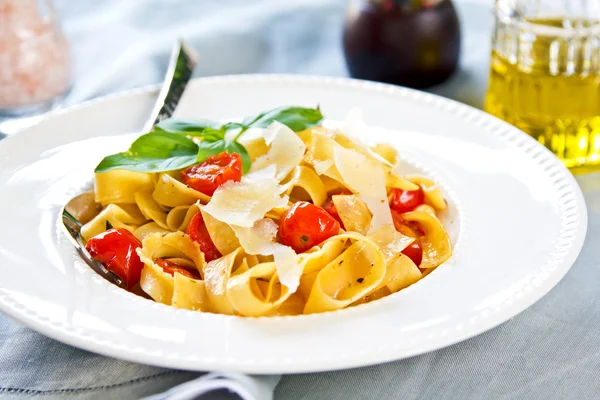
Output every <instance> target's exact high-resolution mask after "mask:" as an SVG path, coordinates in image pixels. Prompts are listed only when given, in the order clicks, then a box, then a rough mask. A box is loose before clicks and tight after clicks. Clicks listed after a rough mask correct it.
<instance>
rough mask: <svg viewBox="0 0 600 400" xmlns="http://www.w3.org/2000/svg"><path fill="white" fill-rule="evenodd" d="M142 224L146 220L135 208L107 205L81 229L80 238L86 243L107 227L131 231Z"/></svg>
mask: <svg viewBox="0 0 600 400" xmlns="http://www.w3.org/2000/svg"><path fill="white" fill-rule="evenodd" d="M144 222H146V218H145V217H144V216H143V215H142V214H141V213H140V211H139V210H137V209H136V208H135V207H126V206H125V205H123V206H118V205H116V204H109V205H108V206H106V208H105V209H104V210H102V211H101V212H100V214H98V215H96V216H95V217H94V219H92V220H91V221H90V222H88V223H87V224H85V225H83V226H82V227H81V237H82V238H83V239H84V240H86V241H87V240H90V239H91V238H93V237H94V236H96V235H99V234H100V233H102V232H104V231H106V230H107V229H108V227H109V226H112V227H113V228H125V229H127V230H130V231H133V230H134V229H135V227H136V226H138V225H142V224H143V223H144Z"/></svg>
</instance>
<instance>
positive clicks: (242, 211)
mask: <svg viewBox="0 0 600 400" xmlns="http://www.w3.org/2000/svg"><path fill="white" fill-rule="evenodd" d="M261 172H262V171H261ZM263 177H264V176H258V177H257V176H254V177H253V179H244V180H242V181H241V182H232V181H229V182H226V183H225V184H223V185H221V186H220V187H219V188H218V189H217V190H216V191H215V193H214V195H213V197H212V198H211V200H210V201H209V202H208V204H207V205H206V206H205V207H204V208H203V210H204V211H205V212H207V213H209V214H210V215H212V216H213V217H214V218H216V219H218V220H219V221H221V222H225V223H226V224H229V225H237V226H242V227H247V228H251V227H252V226H253V225H254V223H255V222H256V221H258V220H259V219H261V218H263V217H264V216H265V214H266V213H267V212H268V211H271V210H272V209H274V208H281V207H284V206H286V205H287V203H288V196H285V195H284V196H281V194H282V193H283V192H284V191H285V187H283V186H280V185H278V184H277V182H275V181H274V180H273V179H272V178H271V179H269V178H268V177H267V179H262V178H263ZM257 178H261V179H257Z"/></svg>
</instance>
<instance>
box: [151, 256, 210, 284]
mask: <svg viewBox="0 0 600 400" xmlns="http://www.w3.org/2000/svg"><path fill="white" fill-rule="evenodd" d="M154 262H155V263H156V264H157V265H158V266H160V267H161V268H162V269H163V271H165V272H166V273H167V274H169V275H175V272H179V273H180V274H181V275H184V276H187V277H188V278H192V279H199V278H200V274H198V272H195V271H189V270H187V269H185V268H183V267H181V266H180V265H178V264H176V263H174V262H173V261H170V260H165V259H164V258H157V259H156V260H154Z"/></svg>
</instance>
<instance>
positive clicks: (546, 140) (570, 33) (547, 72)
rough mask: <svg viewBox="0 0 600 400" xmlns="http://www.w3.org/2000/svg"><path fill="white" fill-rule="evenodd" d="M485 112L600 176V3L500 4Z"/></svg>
mask: <svg viewBox="0 0 600 400" xmlns="http://www.w3.org/2000/svg"><path fill="white" fill-rule="evenodd" d="M485 109H486V111H488V112H489V113H491V114H493V115H495V116H497V117H499V118H501V119H503V120H505V121H507V122H509V123H511V124H513V125H515V126H517V127H518V128H520V129H521V130H523V131H525V132H527V133H528V134H530V135H531V136H533V137H534V138H535V139H536V140H538V141H539V142H540V143H541V144H543V145H545V146H546V147H547V148H548V149H550V150H551V151H552V152H554V154H556V156H557V157H559V158H560V159H562V160H563V161H564V163H565V165H566V166H567V167H569V168H572V171H573V172H582V171H587V170H591V169H597V168H600V0H579V1H572V0H497V1H496V7H495V29H494V35H493V41H492V60H491V70H490V80H489V86H488V91H487V95H486V101H485Z"/></svg>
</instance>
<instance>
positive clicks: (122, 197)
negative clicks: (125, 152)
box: [94, 169, 156, 206]
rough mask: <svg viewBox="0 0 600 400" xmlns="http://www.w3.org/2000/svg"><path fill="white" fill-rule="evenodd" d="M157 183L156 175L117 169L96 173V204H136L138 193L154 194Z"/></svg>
mask: <svg viewBox="0 0 600 400" xmlns="http://www.w3.org/2000/svg"><path fill="white" fill-rule="evenodd" d="M155 183H156V174H155V173H145V172H134V171H127V170H124V169H115V170H112V171H108V172H102V173H96V174H95V180H94V194H95V197H96V203H100V204H102V205H104V206H105V205H107V204H111V203H135V194H136V193H139V192H141V193H152V191H153V190H154V185H155Z"/></svg>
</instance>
